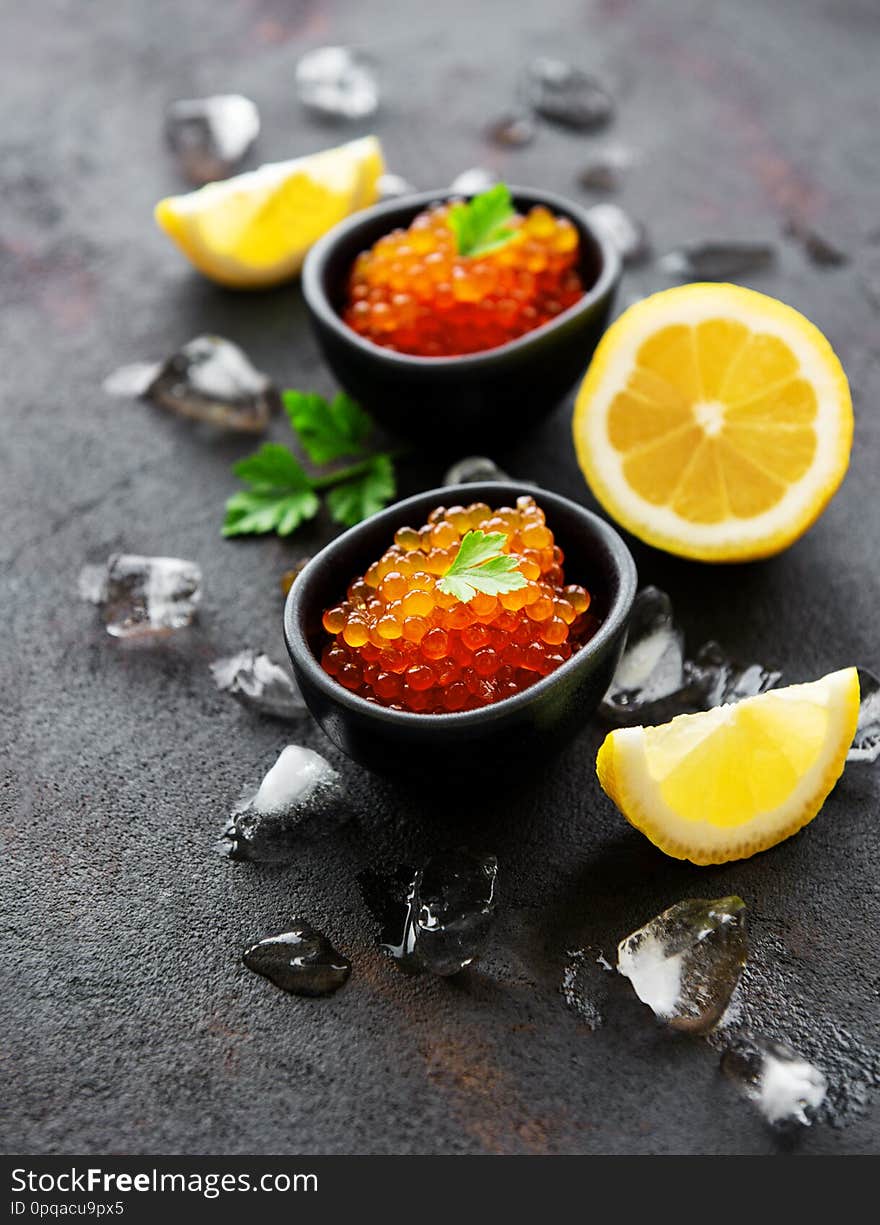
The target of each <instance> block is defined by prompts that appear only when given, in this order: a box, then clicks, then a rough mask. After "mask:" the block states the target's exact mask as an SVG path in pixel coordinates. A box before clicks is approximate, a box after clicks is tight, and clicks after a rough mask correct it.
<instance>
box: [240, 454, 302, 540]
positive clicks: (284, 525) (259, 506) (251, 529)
mask: <svg viewBox="0 0 880 1225" xmlns="http://www.w3.org/2000/svg"><path fill="white" fill-rule="evenodd" d="M232 470H233V472H234V473H235V474H236V476H239V477H241V479H242V480H243V481H245V482H247V484H249V485H251V488H250V489H242V490H239V492H238V493H236V494H233V495H232V497H231V498H230V499H229V500H228V501H227V503H226V518H225V519H224V521H223V529H222V531H223V535H224V536H247V535H260V534H262V533H263V532H277V533H278V535H279V536H289V535H290V534H291V532H294V531H296V529H297V528H298V527H299V525H300V524H301V523H304V522H305V520H306V519H313V518H314V517H315V515H316V514H317V513H318V507H319V506H320V502H319V501H318V498H317V496H316V495H315V493H314V491H313V489H312V483H311V481H310V480H309V478H308V476H307V475H306V473H305V472H304V471H303V469H302V468H301V466H300V465H299V463H298V462H297V460H296V457H295V456H294V455H292V454H291V452H290V451H289V450H288V449H287V447H283V446H281V445H280V443H277V442H267V443H265V444H264V445H263V446H262V447H260V449H259V451H256V452H255V453H254V454H253V455H248V456H247V457H246V458H245V459H242V460H239V462H238V463H237V464H234V465H233V469H232Z"/></svg>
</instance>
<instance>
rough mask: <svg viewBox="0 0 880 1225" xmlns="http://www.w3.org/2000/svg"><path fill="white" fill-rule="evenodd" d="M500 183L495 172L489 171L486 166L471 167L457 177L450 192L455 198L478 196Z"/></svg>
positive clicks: (451, 184) (451, 185)
mask: <svg viewBox="0 0 880 1225" xmlns="http://www.w3.org/2000/svg"><path fill="white" fill-rule="evenodd" d="M498 181H499V180H498V175H497V174H496V173H495V171H494V170H487V169H486V168H485V166H470V167H468V169H467V170H462V172H461V174H457V175H456V176H455V178H454V179H453V180H452V182H451V183H450V184H449V191H450V192H451V194H452V195H453V196H478V195H479V194H480V192H483V191H488V190H489V188H490V187H494V186H495V184H496V183H497V182H498Z"/></svg>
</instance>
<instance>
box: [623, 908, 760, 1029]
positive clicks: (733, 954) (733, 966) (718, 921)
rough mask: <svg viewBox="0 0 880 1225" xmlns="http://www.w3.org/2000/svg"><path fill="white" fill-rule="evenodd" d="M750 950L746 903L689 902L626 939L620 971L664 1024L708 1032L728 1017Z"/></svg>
mask: <svg viewBox="0 0 880 1225" xmlns="http://www.w3.org/2000/svg"><path fill="white" fill-rule="evenodd" d="M747 951H748V946H747V940H746V924H745V903H744V902H743V901H742V899H741V898H738V897H722V898H715V899H714V900H711V901H710V900H707V899H705V898H688V899H687V900H686V901H684V902H678V903H677V904H676V905H675V906H670V908H669V909H668V910H664V911H663V913H662V914H660V915H657V917H656V918H654V919H652V920H651V921H650V923H646V924H645V926H644V927H640V928H639V930H638V931H635V932H633V933H632V935H630V936H627V937H626V939H625V940H621V942H620V944H619V945H618V949H617V969H618V972H619V973H620V974H622V975H623V976H624V977H625V978H628V979H629V980H630V982H631V983H632V985H633V989H634V991H635V993H636V995H637V996H638V997H639V999H640V1000H641V1001H642V1002H643V1003H644V1004H647V1005H648V1006H649V1007H650V1008H651V1009H652V1010H653V1012H654V1014H655V1016H657V1017H659V1019H660V1020H661V1021H665V1022H666V1024H667V1025H670V1026H672V1027H673V1028H674V1029H683V1030H689V1031H691V1032H693V1033H705V1032H706V1031H707V1030H710V1029H712V1028H713V1027H714V1026H715V1025H717V1024H718V1022H719V1021H720V1020H721V1018H722V1016H723V1015H724V1011H725V1009H726V1008H727V1005H728V1004H729V1003H730V998H731V996H732V995H733V992H734V989H735V987H736V985H737V983H738V982H739V980H740V975H741V974H742V971H743V967H744V966H745V964H746V954H747Z"/></svg>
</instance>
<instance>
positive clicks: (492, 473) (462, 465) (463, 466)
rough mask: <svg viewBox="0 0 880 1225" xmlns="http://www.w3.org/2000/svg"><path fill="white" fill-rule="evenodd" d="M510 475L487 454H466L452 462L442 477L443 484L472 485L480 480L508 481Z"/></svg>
mask: <svg viewBox="0 0 880 1225" xmlns="http://www.w3.org/2000/svg"><path fill="white" fill-rule="evenodd" d="M509 480H510V477H509V476H508V475H507V473H506V472H502V470H501V469H500V468H499V467H498V465H497V464H496V463H495V461H494V460H491V459H489V457H488V456H487V455H468V456H466V457H465V458H464V459H460V460H459V461H458V462H457V463H455V464H453V465H452V467H451V468H449V469H448V470H447V472H446V475H445V476H444V477H443V484H444V485H473V484H478V483H479V482H481V481H509Z"/></svg>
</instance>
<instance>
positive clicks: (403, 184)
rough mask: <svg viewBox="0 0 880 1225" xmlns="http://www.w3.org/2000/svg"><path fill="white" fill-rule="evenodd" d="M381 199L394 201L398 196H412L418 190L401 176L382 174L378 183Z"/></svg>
mask: <svg viewBox="0 0 880 1225" xmlns="http://www.w3.org/2000/svg"><path fill="white" fill-rule="evenodd" d="M376 188H377V189H378V192H379V198H380V199H382V200H392V199H395V198H396V197H397V196H411V195H412V194H413V193H414V192H415V191H417V190H418V189H417V188H416V187H414V186H413V185H412V183H410V182H409V180H407V179H405V178H403V177H402V175H399V174H380V175H379V178H378V179H377V181H376Z"/></svg>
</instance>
